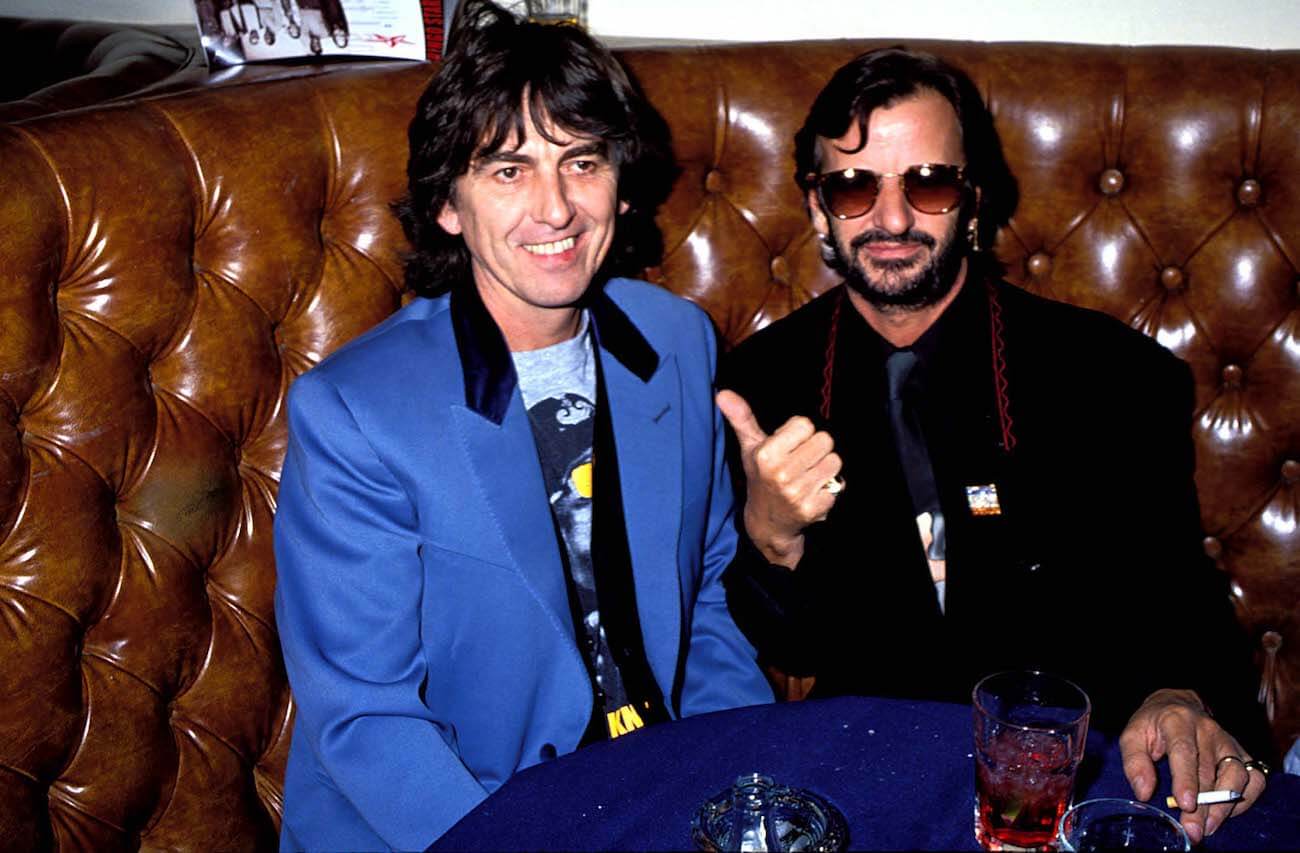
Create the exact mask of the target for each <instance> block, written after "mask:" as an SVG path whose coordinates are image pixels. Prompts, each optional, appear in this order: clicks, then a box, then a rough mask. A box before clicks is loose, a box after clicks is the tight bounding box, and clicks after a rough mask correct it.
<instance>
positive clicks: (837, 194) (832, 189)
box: [804, 163, 966, 219]
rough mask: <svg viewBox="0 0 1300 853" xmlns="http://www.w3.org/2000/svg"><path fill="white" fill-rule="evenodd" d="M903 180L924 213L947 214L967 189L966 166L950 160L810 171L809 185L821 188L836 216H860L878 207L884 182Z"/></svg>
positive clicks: (914, 204) (819, 194) (906, 193)
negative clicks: (885, 168)
mask: <svg viewBox="0 0 1300 853" xmlns="http://www.w3.org/2000/svg"><path fill="white" fill-rule="evenodd" d="M885 178H902V179H903V197H904V198H906V199H907V203H908V204H910V205H911V206H912V207H914V208H916V209H917V210H919V211H920V212H921V213H928V214H931V215H937V214H940V213H947V212H948V211H950V210H952V209H953V208H954V207H956V206H957V205H959V204H961V199H962V195H963V193H964V192H965V190H966V167H965V166H950V165H948V164H946V163H921V164H919V165H916V166H909V167H908V168H907V171H905V172H902V173H899V172H873V171H871V170H870V169H841V170H840V171H838V172H824V173H822V174H820V175H815V174H812V173H809V174H808V176H807V177H806V178H805V179H804V180H805V182H806V184H807V186H808V187H810V188H811V187H816V188H817V197H818V198H819V199H821V203H822V208H823V209H825V210H828V211H830V213H831V215H832V216H834V217H835V218H836V219H857V218H858V217H859V216H864V215H866V214H867V213H868V212H869V211H870V210H871V208H873V207H875V206H876V199H878V198H880V182H881V181H883V180H884V179H885Z"/></svg>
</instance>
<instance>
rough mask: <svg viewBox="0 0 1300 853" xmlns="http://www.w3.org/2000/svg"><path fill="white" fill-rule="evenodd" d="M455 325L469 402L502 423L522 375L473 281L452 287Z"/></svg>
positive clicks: (484, 414) (490, 417)
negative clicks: (517, 373) (516, 367)
mask: <svg viewBox="0 0 1300 853" xmlns="http://www.w3.org/2000/svg"><path fill="white" fill-rule="evenodd" d="M451 328H452V331H453V332H455V334H456V349H457V350H458V351H459V352H460V364H461V369H462V370H463V371H464V378H465V405H466V406H468V407H469V408H470V409H471V410H472V411H474V412H476V413H478V414H480V415H482V416H483V417H485V418H487V419H488V420H490V421H492V423H494V424H496V425H497V426H500V425H501V422H502V421H504V420H505V418H506V409H508V408H510V398H511V396H513V395H514V393H515V386H516V385H517V384H519V377H518V376H517V375H516V374H515V363H514V361H513V360H512V359H511V358H510V350H509V348H507V347H506V339H505V337H504V336H503V335H502V334H501V329H500V328H499V327H498V326H497V324H496V321H495V320H493V319H492V315H491V314H489V313H488V310H487V307H486V306H485V305H484V304H483V300H482V298H480V297H479V294H478V288H477V287H475V286H474V285H473V284H470V283H467V284H464V285H462V286H460V287H456V288H453V289H452V292H451Z"/></svg>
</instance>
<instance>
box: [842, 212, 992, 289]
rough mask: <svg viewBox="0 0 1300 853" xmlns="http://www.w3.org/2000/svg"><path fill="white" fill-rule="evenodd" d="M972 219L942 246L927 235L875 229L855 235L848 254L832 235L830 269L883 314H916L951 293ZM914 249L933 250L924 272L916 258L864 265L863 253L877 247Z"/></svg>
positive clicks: (956, 225) (958, 222)
mask: <svg viewBox="0 0 1300 853" xmlns="http://www.w3.org/2000/svg"><path fill="white" fill-rule="evenodd" d="M965 221H966V217H964V216H960V217H957V219H955V220H954V221H953V226H952V228H951V229H949V231H948V233H947V234H945V235H943V239H942V242H941V241H940V240H938V239H936V238H935V237H934V235H932V234H929V233H927V232H925V231H919V230H916V229H909V230H908V231H906V232H904V233H903V234H890V233H889V232H888V231H885V230H883V229H880V228H872V229H869V230H867V231H863V232H862V233H861V234H857V235H854V237H853V239H852V240H850V241H849V245H848V248H847V249H846V248H845V247H844V246H843V245H842V244H841V242H840V240H839V238H838V237H837V236H836V235H835V234H834V232H832V233H831V234H829V235H828V236H827V238H826V247H827V249H829V252H828V253H827V257H826V263H827V264H828V265H829V266H830V268H831V269H833V270H835V271H836V272H837V273H839V274H840V275H841V276H843V277H844V283H845V284H847V285H848V286H849V287H851V288H853V289H854V290H855V291H857V293H858V294H859V295H861V296H862V298H863V299H866V300H867V302H868V303H870V304H871V305H873V306H874V307H876V308H879V309H880V310H881V311H887V312H892V311H916V310H919V309H921V308H927V307H929V306H931V305H934V304H936V303H937V302H939V301H940V300H941V299H943V298H944V297H945V296H947V295H948V293H949V292H951V290H952V288H953V285H954V284H955V283H956V281H957V274H958V272H959V271H960V270H961V264H962V261H964V260H965V259H966V255H967V247H966V244H965V243H964V242H963V241H962V240H960V239H958V238H957V235H958V233H960V231H961V229H962V228H963V227H965ZM880 242H890V243H914V244H917V245H921V246H925V247H927V248H929V249H930V250H931V251H930V259H929V261H928V262H926V263H925V264H924V265H923V266H918V265H917V262H916V261H915V260H913V259H911V258H902V259H895V260H886V261H871V260H865V261H864V260H863V259H862V258H861V255H860V252H861V250H862V248H863V247H864V246H867V245H869V244H871V243H880Z"/></svg>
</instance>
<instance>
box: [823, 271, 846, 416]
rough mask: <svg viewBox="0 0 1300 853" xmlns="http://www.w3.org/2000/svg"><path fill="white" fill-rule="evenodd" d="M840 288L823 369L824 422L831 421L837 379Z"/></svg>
mask: <svg viewBox="0 0 1300 853" xmlns="http://www.w3.org/2000/svg"><path fill="white" fill-rule="evenodd" d="M847 286H848V285H841V286H840V293H839V296H838V297H836V299H835V308H834V309H833V310H832V311H831V330H830V333H829V334H828V335H827V336H826V361H825V363H824V366H823V367H822V405H821V409H820V410H819V411H820V412H821V415H822V420H824V421H826V422H827V423H829V422H830V419H831V380H832V379H834V377H835V339H836V338H837V337H839V334H840V309H841V308H843V307H844V288H845V287H847Z"/></svg>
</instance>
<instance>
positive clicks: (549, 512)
mask: <svg viewBox="0 0 1300 853" xmlns="http://www.w3.org/2000/svg"><path fill="white" fill-rule="evenodd" d="M656 127H658V126H657V125H656V123H655V116H654V115H653V113H652V111H651V110H650V108H649V107H648V105H646V104H645V102H644V101H643V99H642V98H641V97H640V95H639V94H638V93H637V91H636V90H635V89H634V87H633V86H632V85H631V84H630V82H629V81H628V79H627V77H626V76H625V74H624V73H623V71H622V70H621V69H620V68H619V66H618V65H617V64H616V63H615V62H614V60H613V59H612V58H611V57H610V55H609V54H608V53H607V52H606V51H605V50H603V49H602V48H600V47H599V46H597V45H596V44H595V42H594V41H592V40H591V39H590V38H589V37H588V36H587V35H586V34H585V33H583V32H582V31H581V30H579V29H577V28H574V27H563V26H540V25H535V24H527V23H519V22H516V21H515V20H514V19H513V18H511V17H510V16H509V15H507V14H506V13H504V12H501V11H500V10H498V9H496V8H495V7H493V6H491V5H490V4H488V3H486V2H482V1H481V0H471V2H468V3H466V4H465V5H464V7H463V8H462V9H461V11H460V13H459V15H458V16H457V25H456V28H455V29H454V30H453V32H452V34H451V39H450V45H449V52H448V54H447V56H446V58H445V59H444V62H443V65H442V67H441V69H440V70H439V72H438V74H437V76H436V77H435V78H434V80H433V81H432V82H431V84H430V86H429V88H428V90H427V91H426V92H425V94H424V96H423V98H422V99H421V102H420V104H419V107H418V110H417V114H416V118H415V119H414V121H413V122H412V124H411V129H410V136H411V161H410V166H409V174H410V196H409V198H408V199H407V200H406V201H405V202H404V203H403V206H402V210H401V216H402V220H403V225H404V226H405V227H406V230H407V233H408V236H409V237H410V238H411V243H412V245H413V246H414V247H415V250H416V254H415V256H414V257H413V258H412V259H411V260H410V262H409V264H408V269H407V278H408V283H409V284H410V285H411V286H412V288H413V289H414V290H416V292H417V293H420V294H422V296H423V297H425V298H418V299H416V300H414V301H413V302H412V303H411V304H410V305H408V306H407V307H406V308H404V309H403V310H401V311H399V312H398V313H397V314H395V315H394V316H392V317H391V318H389V319H388V320H387V321H386V322H384V323H382V324H381V325H379V326H378V327H376V328H375V329H373V330H371V331H370V332H369V333H367V334H365V335H364V336H362V337H361V338H359V339H357V340H356V341H353V342H352V343H350V344H349V345H347V346H345V347H343V348H342V349H340V350H339V351H338V352H337V353H335V354H334V355H333V356H331V357H330V358H328V359H326V360H325V361H324V362H322V363H321V365H320V366H319V367H317V368H316V369H314V370H312V371H310V372H309V373H307V374H306V375H304V376H303V377H301V378H300V379H299V380H298V381H297V382H295V383H294V385H293V388H292V389H291V391H290V394H289V448H288V452H287V457H286V460H285V464H284V472H283V475H282V478H281V484H280V503H279V511H278V513H277V516H276V529H275V534H276V535H275V544H276V559H277V564H278V572H279V579H278V586H277V589H276V616H277V619H278V623H279V629H280V638H281V643H282V646H283V649H284V657H285V665H286V668H287V670H288V674H289V679H290V683H291V685H292V687H293V692H294V696H295V699H296V702H297V719H296V723H295V729H294V735H293V744H292V748H291V751H290V756H289V762H288V769H287V772H286V779H285V807H284V823H283V832H282V838H281V843H282V846H284V847H286V848H294V849H297V848H313V849H318V848H329V849H377V848H384V847H392V848H398V849H412V848H423V847H425V846H426V845H428V844H429V843H431V842H432V841H434V840H435V839H436V838H438V837H439V836H440V835H441V834H442V833H443V832H445V831H446V830H447V829H448V828H449V827H450V826H451V825H452V824H453V823H455V822H456V821H457V820H458V819H459V818H460V817H461V816H463V815H464V814H465V813H466V812H468V811H469V810H470V809H471V808H473V807H474V805H475V804H476V803H478V802H479V801H481V800H482V799H484V798H485V797H486V796H487V795H488V794H489V793H491V792H492V791H493V790H495V789H496V788H497V787H499V786H500V785H501V784H502V783H503V782H505V780H506V779H508V778H509V777H510V776H511V774H513V773H515V772H516V771H518V770H520V769H522V768H525V767H528V766H530V765H533V764H537V763H539V762H542V761H545V760H547V759H550V758H554V757H555V756H557V755H560V754H564V753H567V752H570V751H572V750H574V749H576V748H578V747H579V746H581V745H584V744H586V743H590V742H594V741H599V740H607V739H610V738H615V737H618V736H621V735H624V734H626V733H627V732H630V731H632V730H635V729H637V728H639V727H641V726H642V725H646V724H649V723H652V722H655V721H657V720H665V719H671V718H675V717H679V716H685V715H690V714H697V713H702V712H707V711H714V710H719V709H723V708H729V707H734V706H738V705H746V704H753V703H758V702H763V701H769V700H770V699H771V691H770V689H769V688H768V687H767V684H766V681H765V679H764V678H763V676H762V675H761V673H760V672H759V670H758V668H757V666H756V665H755V663H754V652H753V649H752V647H751V646H750V645H749V644H748V642H747V641H746V640H745V639H744V637H743V636H742V634H741V633H740V632H739V630H738V629H737V628H736V626H735V624H734V623H733V622H732V620H731V617H730V615H729V614H728V611H727V605H726V599H725V594H724V592H723V588H722V586H721V575H722V572H723V570H724V569H725V567H726V566H727V565H728V563H729V562H730V560H731V558H732V556H733V554H734V552H735V547H736V533H735V529H734V526H733V523H732V492H731V487H730V483H729V478H728V476H727V474H726V471H725V467H724V465H725V463H724V453H723V429H722V424H721V418H720V415H719V414H718V413H717V410H716V409H715V408H714V405H713V401H712V384H713V371H714V364H715V359H716V352H715V336H714V331H713V327H712V325H711V324H710V322H709V320H708V318H707V316H706V315H705V314H704V312H703V311H701V310H700V309H698V308H696V307H694V306H692V305H691V304H689V303H687V302H685V301H684V300H681V299H679V298H677V297H675V296H673V295H671V294H669V293H667V292H666V291H663V290H661V289H659V288H656V287H654V286H652V285H648V284H645V283H642V282H636V281H631V280H627V279H620V278H610V277H609V276H608V274H607V273H608V269H609V267H608V266H607V265H606V258H607V255H613V256H617V257H619V258H628V257H634V254H632V253H630V252H628V251H625V250H623V248H622V245H621V244H625V243H626V242H627V241H626V240H625V239H624V232H625V231H626V230H628V229H632V230H635V225H636V218H637V216H640V217H642V218H644V217H646V216H649V215H650V214H651V213H652V211H653V201H654V193H655V192H663V191H664V189H665V187H666V182H664V181H662V180H658V181H656V180H654V178H655V176H656V175H657V174H659V173H658V172H656V168H658V167H659V166H662V164H663V162H665V158H664V154H665V153H666V149H665V148H664V146H661V145H657V144H655V143H653V142H652V139H653V136H654V132H655V130H656ZM656 164H658V165H656ZM621 214H625V215H621ZM616 224H617V228H618V230H619V234H618V235H617V236H616V234H615V230H616ZM615 244H620V248H619V250H616V251H615V252H611V251H610V249H611V246H613V245H615Z"/></svg>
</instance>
